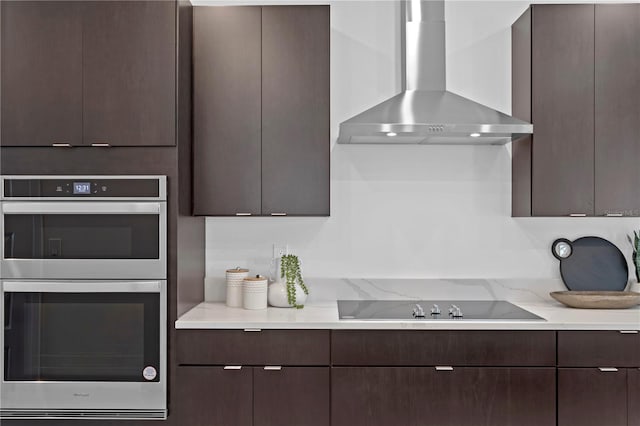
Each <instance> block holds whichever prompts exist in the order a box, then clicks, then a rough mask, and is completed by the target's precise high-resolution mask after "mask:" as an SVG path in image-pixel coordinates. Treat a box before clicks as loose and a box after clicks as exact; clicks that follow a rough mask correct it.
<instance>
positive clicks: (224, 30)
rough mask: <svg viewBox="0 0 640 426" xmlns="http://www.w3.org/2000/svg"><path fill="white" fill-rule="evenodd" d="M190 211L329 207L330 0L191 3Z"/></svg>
mask: <svg viewBox="0 0 640 426" xmlns="http://www.w3.org/2000/svg"><path fill="white" fill-rule="evenodd" d="M193 125H194V214H196V215H208V216H235V215H239V216H250V215H263V216H284V215H290V216H328V215H329V155H330V134H329V6H264V7H260V6H241V7H236V6H233V7H197V8H195V11H194V123H193Z"/></svg>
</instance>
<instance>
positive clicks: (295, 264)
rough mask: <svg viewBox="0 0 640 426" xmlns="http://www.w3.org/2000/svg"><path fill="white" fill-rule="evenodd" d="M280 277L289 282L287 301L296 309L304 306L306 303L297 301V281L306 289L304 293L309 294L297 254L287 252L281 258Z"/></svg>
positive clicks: (303, 289)
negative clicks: (300, 303)
mask: <svg viewBox="0 0 640 426" xmlns="http://www.w3.org/2000/svg"><path fill="white" fill-rule="evenodd" d="M280 277H281V278H285V281H286V282H287V301H288V302H289V305H291V306H293V307H295V308H296V309H302V308H304V305H298V304H297V303H296V282H297V283H298V285H299V286H300V287H301V288H302V291H304V294H309V290H308V289H307V286H306V285H305V284H304V280H303V279H302V272H301V271H300V259H298V256H296V255H295V254H286V255H284V256H282V258H281V259H280Z"/></svg>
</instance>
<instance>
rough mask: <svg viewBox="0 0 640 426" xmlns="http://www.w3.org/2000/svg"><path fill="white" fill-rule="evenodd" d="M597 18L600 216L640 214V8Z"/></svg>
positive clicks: (606, 11)
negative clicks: (639, 168)
mask: <svg viewBox="0 0 640 426" xmlns="http://www.w3.org/2000/svg"><path fill="white" fill-rule="evenodd" d="M595 14H596V16H595V17H596V19H595V56H596V62H595V215H596V216H602V215H606V214H620V213H622V214H623V215H625V216H640V174H638V159H639V158H640V4H615V5H614V4H611V5H607V4H597V5H595Z"/></svg>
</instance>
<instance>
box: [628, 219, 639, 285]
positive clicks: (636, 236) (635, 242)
mask: <svg viewBox="0 0 640 426" xmlns="http://www.w3.org/2000/svg"><path fill="white" fill-rule="evenodd" d="M627 239H628V240H629V243H631V246H632V247H633V264H634V265H635V266H636V280H637V281H638V282H639V283H640V231H633V240H632V239H631V236H630V235H627Z"/></svg>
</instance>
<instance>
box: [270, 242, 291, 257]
mask: <svg viewBox="0 0 640 426" xmlns="http://www.w3.org/2000/svg"><path fill="white" fill-rule="evenodd" d="M287 254H289V245H288V244H273V258H274V259H277V258H279V257H282V256H285V255H287Z"/></svg>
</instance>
